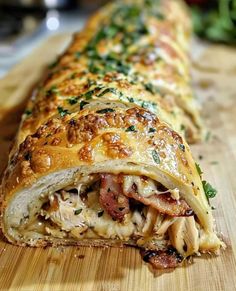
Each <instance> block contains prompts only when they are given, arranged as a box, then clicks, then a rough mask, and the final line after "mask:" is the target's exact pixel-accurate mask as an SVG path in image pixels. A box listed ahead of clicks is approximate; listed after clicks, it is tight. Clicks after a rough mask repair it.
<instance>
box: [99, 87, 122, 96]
mask: <svg viewBox="0 0 236 291" xmlns="http://www.w3.org/2000/svg"><path fill="white" fill-rule="evenodd" d="M107 93H112V94H117V91H116V89H115V88H106V89H105V90H104V91H102V92H101V93H100V94H99V95H98V97H102V96H104V95H105V94H107Z"/></svg>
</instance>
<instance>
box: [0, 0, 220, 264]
mask: <svg viewBox="0 0 236 291" xmlns="http://www.w3.org/2000/svg"><path fill="white" fill-rule="evenodd" d="M154 2H155V1H153V2H152V1H145V9H143V8H142V12H141V8H140V7H141V6H139V2H138V4H137V3H136V1H135V4H133V3H134V2H133V3H132V2H129V3H128V2H118V3H116V4H112V5H110V6H108V7H107V8H105V9H104V10H102V11H101V12H100V13H98V14H97V15H95V17H94V18H93V19H92V20H91V21H90V22H89V24H88V26H87V28H86V33H85V32H82V33H80V34H79V35H77V36H76V37H75V39H74V41H73V43H72V45H71V46H70V47H69V49H68V51H67V52H66V53H65V54H64V55H63V56H62V57H60V59H59V61H58V62H57V64H56V67H54V68H53V70H52V71H51V72H50V73H49V74H48V76H47V77H46V78H45V80H44V81H42V83H41V86H40V88H39V89H38V90H37V91H36V92H35V94H34V95H33V97H32V99H31V101H30V102H29V105H28V109H27V111H26V114H25V115H24V116H23V120H22V124H21V127H20V130H19V133H18V135H17V139H16V143H15V146H14V147H13V149H12V151H11V154H10V159H9V164H8V167H7V169H6V171H5V174H4V177H3V182H2V192H3V197H4V201H3V207H2V211H3V222H2V227H3V233H4V234H5V236H6V238H7V239H8V240H9V241H10V242H12V243H14V244H17V245H23V246H24V245H29V246H38V247H41V246H46V245H51V244H52V245H54V246H56V245H90V246H91V245H96V246H103V245H109V246H116V245H119V246H123V245H131V246H136V247H139V248H140V249H141V250H142V255H143V257H144V259H145V260H146V261H150V262H151V263H152V264H153V266H154V267H155V268H166V267H175V266H177V265H178V264H180V263H181V262H182V261H183V260H184V258H187V257H189V256H190V255H194V254H197V253H199V252H215V251H217V250H218V249H219V248H220V246H221V244H222V243H221V241H220V240H219V239H218V238H217V235H216V234H215V232H214V222H213V217H212V213H211V208H210V206H209V203H208V200H207V198H206V195H205V193H204V190H203V185H202V181H201V177H200V175H199V173H198V171H197V168H196V165H195V163H194V160H193V158H192V156H191V153H190V150H189V147H188V145H187V143H186V142H185V139H184V137H182V136H181V135H180V134H179V133H178V129H176V127H177V125H178V124H179V125H180V124H181V122H185V123H184V124H185V125H186V126H189V132H190V131H191V130H190V128H191V127H194V126H195V125H194V118H192V117H193V116H194V114H195V113H196V112H197V111H194V112H195V113H193V114H192V115H191V118H190V114H187V115H186V114H185V109H184V107H180V106H179V105H178V104H177V103H175V99H176V98H177V96H174V93H173V98H172V101H171V102H169V101H167V99H168V98H165V97H164V96H160V95H161V94H159V93H158V92H159V91H158V90H157V88H156V87H155V86H154V85H153V84H152V83H150V84H149V83H148V84H149V85H147V83H146V79H145V77H143V76H144V74H143V72H142V70H141V69H138V68H136V65H137V64H136V63H135V62H134V63H133V62H132V61H130V62H128V61H126V62H127V64H126V62H125V64H124V63H123V57H122V56H123V54H125V52H126V50H129V49H130V47H132V46H134V50H136V46H138V44H141V43H143V42H142V41H141V40H142V39H143V38H145V37H147V39H148V36H149V32H152V33H153V35H152V37H153V38H155V36H156V35H157V31H156V30H158V29H159V28H158V27H159V23H161V25H162V26H163V27H164V24H165V22H166V25H167V28H166V30H167V31H168V29H169V26H170V27H172V26H171V25H170V24H171V23H172V20H171V19H172V17H173V15H169V14H168V16H165V14H163V17H160V16H159V17H157V14H154V15H152V14H151V12H152V11H156V13H164V12H166V10H165V9H167V8H166V7H167V6H168V7H169V8H170V9H169V10H168V11H172V10H171V8H172V6H171V5H173V7H176V11H177V12H178V10H177V9H179V11H181V9H180V8H178V7H179V6H177V4H176V2H175V1H174V2H172V1H171V2H168V3H173V4H168V5H167V4H165V3H166V2H163V3H162V4H161V6H160V7H159V6H158V10H155V9H156V6H155V7H154V8H155V9H154V10H153V9H151V8H152V7H150V5H151V6H152V5H153V3H154ZM116 9H120V11H121V13H119V14H117V13H115V12H114V11H116ZM122 9H124V10H122ZM159 9H160V10H159ZM122 11H123V12H122ZM127 11H128V12H127ZM158 11H161V12H158ZM113 12H114V13H113ZM112 13H113V14H112ZM123 13H124V14H125V15H126V13H130V15H129V16H130V18H129V20H130V21H129V22H128V24H129V25H131V28H129V26H128V27H123V26H122V30H121V32H120V30H119V29H121V28H120V26H119V25H121V24H122V21H123V20H124V19H123V18H122V15H123ZM179 13H180V12H179ZM170 14H171V13H170ZM116 15H119V16H117V17H118V19H116ZM160 15H162V14H160ZM166 15H167V13H166ZM177 15H178V13H177ZM111 16H112V17H111ZM167 17H169V18H170V20H168V18H167ZM133 18H134V19H133ZM166 18H167V19H166ZM181 20H182V18H181ZM96 21H97V22H96ZM109 21H110V22H111V21H112V23H113V22H114V23H115V24H116V26H117V27H118V28H114V27H113V29H112V32H109V37H108V36H107V33H108V32H104V31H107V30H106V29H105V28H106V27H107V26H106V25H108V24H106V23H107V22H108V23H110V22H109ZM116 21H117V22H116ZM169 21H170V22H169ZM182 21H183V20H182ZM152 22H154V24H152ZM162 22H163V23H162ZM95 23H97V26H98V27H102V28H101V29H98V30H99V31H98V32H97V31H96V30H95ZM114 23H113V26H115V24H114ZM140 23H141V24H140ZM168 24H169V25H168ZM109 25H110V24H109ZM139 25H141V28H140V27H139ZM143 25H145V27H146V28H147V32H145V35H144V36H143V35H142V34H141V35H139V33H141V32H140V31H143V30H144V28H143ZM152 25H153V26H152ZM116 26H115V27H116ZM109 27H110V26H109ZM137 27H138V28H137ZM155 27H157V28H156V29H154V28H155ZM102 29H103V30H104V31H103V32H101V30H102ZM126 29H127V30H128V29H130V33H131V32H132V33H133V34H135V33H137V31H138V32H139V33H138V36H137V37H135V38H134V37H132V40H129V41H131V43H128V45H127V46H126V50H125V51H124V52H123V51H121V52H120V51H119V52H116V53H115V52H111V51H110V50H113V48H114V47H115V44H114V43H110V42H113V41H114V42H115V41H116V37H118V36H117V34H118V35H119V38H122V36H125V37H128V36H127V35H126ZM170 29H171V28H170ZM94 30H95V31H94ZM145 31H146V30H145ZM161 31H162V30H161ZM161 31H159V34H160V35H162V32H161ZM115 32H116V33H115ZM146 33H147V34H148V36H146ZM110 34H111V35H110ZM120 34H121V35H120ZM127 34H128V33H127ZM98 35H99V36H98ZM160 35H159V37H158V38H160ZM149 37H151V36H149ZM100 42H101V44H100ZM179 42H180V43H181V41H179V40H177V39H176V43H175V45H176V46H177V45H178V43H179ZM147 46H148V47H149V46H151V44H149V43H148V44H147ZM102 49H103V51H102ZM100 50H101V51H100ZM107 50H109V51H107ZM180 50H181V49H180ZM184 52H185V46H183V50H182V53H183V55H184ZM100 54H102V56H101V55H100ZM95 55H96V57H95ZM94 58H95V60H94ZM177 63H178V62H177V60H176V64H177ZM161 64H162V63H161ZM179 64H181V62H179V63H178V64H177V65H174V67H175V66H176V67H178V66H180V65H179ZM138 65H139V63H138ZM138 65H137V66H138ZM155 66H156V70H157V68H158V64H156V65H155ZM168 66H169V64H166V68H168ZM107 67H109V69H107ZM91 68H92V69H91ZM148 69H150V72H151V73H150V77H149V82H151V81H152V80H155V78H156V77H155V76H154V75H153V74H152V68H149V67H148ZM107 70H108V71H107ZM139 70H141V71H139ZM161 71H163V75H162V77H161V76H160V77H159V78H160V79H161V78H163V80H164V79H165V76H164V68H163V69H162V67H161V65H160V72H161ZM183 71H184V70H183ZM146 73H147V74H148V72H146ZM140 76H141V77H142V78H140ZM184 77H185V75H184V74H183V79H184ZM186 78H187V76H186ZM165 82H166V84H168V81H165ZM176 82H177V81H176ZM166 86H167V85H166ZM176 86H177V87H178V86H181V84H180V83H179V84H178V85H177V84H176ZM186 86H187V85H186ZM153 90H155V91H153ZM180 103H181V102H180ZM144 104H152V105H153V104H155V105H153V107H154V108H155V106H156V107H157V108H156V109H155V110H154V109H153V107H149V106H144ZM171 108H172V110H174V111H175V112H176V114H172V113H171ZM179 131H181V126H179ZM185 132H186V131H185ZM192 132H194V130H193V131H192Z"/></svg>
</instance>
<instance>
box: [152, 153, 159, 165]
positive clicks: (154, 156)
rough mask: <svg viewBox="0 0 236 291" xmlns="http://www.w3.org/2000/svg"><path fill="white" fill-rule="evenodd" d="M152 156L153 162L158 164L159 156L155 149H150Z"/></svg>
mask: <svg viewBox="0 0 236 291" xmlns="http://www.w3.org/2000/svg"><path fill="white" fill-rule="evenodd" d="M152 157H153V160H154V161H155V163H157V164H160V162H161V161H160V157H159V154H158V152H157V151H156V150H153V151H152Z"/></svg>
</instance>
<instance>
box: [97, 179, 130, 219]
mask: <svg viewBox="0 0 236 291" xmlns="http://www.w3.org/2000/svg"><path fill="white" fill-rule="evenodd" d="M99 202H100V204H101V206H102V207H103V209H104V210H105V211H106V212H107V213H108V214H109V215H110V216H111V217H112V218H113V219H115V220H118V221H122V220H123V219H124V216H125V214H127V213H128V212H129V210H130V209H129V199H128V198H127V197H126V196H125V195H124V194H123V191H122V184H121V183H120V181H119V176H116V175H111V174H102V175H101V185H100V197H99Z"/></svg>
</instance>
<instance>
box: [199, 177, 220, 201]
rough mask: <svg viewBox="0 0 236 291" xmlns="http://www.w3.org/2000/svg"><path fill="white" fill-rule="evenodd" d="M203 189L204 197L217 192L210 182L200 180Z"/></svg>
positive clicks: (210, 196) (209, 196)
mask: <svg viewBox="0 0 236 291" xmlns="http://www.w3.org/2000/svg"><path fill="white" fill-rule="evenodd" d="M202 185H203V189H204V192H205V194H206V197H207V198H208V199H209V198H214V197H215V196H216V194H217V190H216V189H214V188H213V187H212V186H211V184H210V183H208V182H207V181H202Z"/></svg>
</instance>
